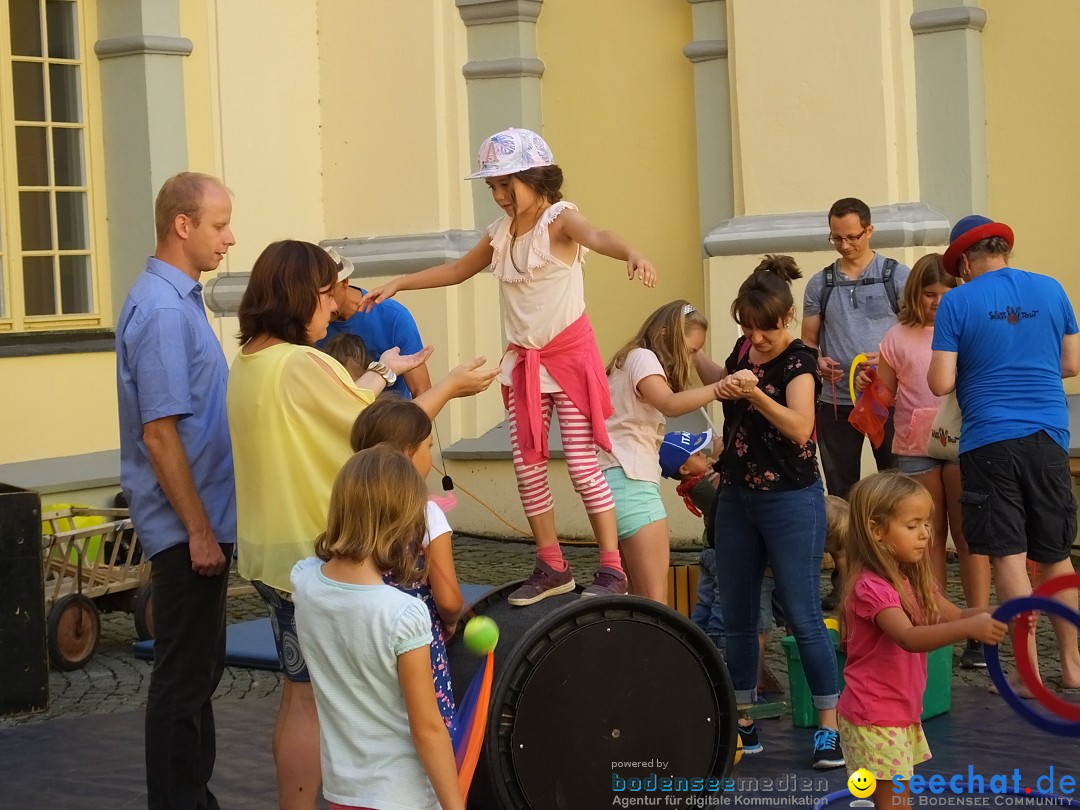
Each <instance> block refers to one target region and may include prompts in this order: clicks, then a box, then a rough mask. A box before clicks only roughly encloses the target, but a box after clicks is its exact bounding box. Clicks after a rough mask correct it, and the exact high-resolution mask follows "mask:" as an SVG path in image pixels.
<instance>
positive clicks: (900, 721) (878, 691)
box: [836, 472, 1007, 808]
mask: <svg viewBox="0 0 1080 810" xmlns="http://www.w3.org/2000/svg"><path fill="white" fill-rule="evenodd" d="M849 501H850V503H851V524H850V529H849V536H848V537H847V542H846V551H847V559H848V577H847V579H846V581H845V588H844V595H843V598H842V601H841V605H840V615H841V616H842V618H843V621H844V634H845V638H846V641H847V665H846V666H845V667H844V681H845V686H844V691H843V692H842V693H841V694H840V700H839V702H838V703H837V705H836V712H837V715H838V722H839V726H840V728H839V731H840V740H841V745H842V747H843V750H844V753H845V756H846V758H847V768H848V772H849V773H854V772H855V771H857V770H859V769H862V768H864V769H866V770H867V771H869V772H870V773H872V774H873V775H874V777H875V778H876V779H877V780H878V786H877V790H876V792H875V793H874V806H875V807H877V808H887V807H890V808H891V807H893V806H894V799H896V798H897V797H899V796H903V795H906V793H907V784H906V783H907V781H908V780H909V779H911V776H912V774H913V772H914V767H915V765H917V764H918V763H920V762H924V761H926V760H928V759H930V749H929V747H928V746H927V745H926V738H925V737H924V736H923V732H922V723H921V722H920V719H919V717H920V715H921V714H922V695H923V691H924V690H925V688H926V653H927V652H929V651H930V650H936V649H937V648H939V647H944V646H946V645H948V644H953V643H955V642H957V641H960V640H962V639H965V638H973V639H976V640H978V641H980V642H982V643H984V644H997V643H998V642H999V641H1000V640H1001V639H1002V638H1004V636H1005V631H1006V629H1007V628H1006V625H1004V624H1002V623H1001V622H999V621H995V620H994V618H993V617H992V616H991V615H990V613H989V611H988V610H987V609H985V608H968V609H967V610H960V608H958V607H956V606H955V605H953V604H952V603H951V602H949V601H948V600H947V599H946V598H945V597H944V596H943V595H942V592H941V590H940V589H939V588H938V587H937V585H936V584H935V582H934V579H933V576H932V574H931V571H930V561H929V557H928V556H927V550H928V549H929V548H930V544H931V540H932V538H933V523H932V516H933V509H934V504H933V499H932V498H931V497H930V493H929V492H928V491H927V490H926V487H924V486H923V485H922V484H920V483H919V482H918V481H916V480H915V479H914V478H910V477H908V476H906V475H902V474H898V473H895V472H884V473H877V474H875V475H872V476H870V477H868V478H864V479H863V480H862V481H860V482H859V483H857V484H856V485H855V486H854V487H853V488H852V489H851V493H850V495H849Z"/></svg>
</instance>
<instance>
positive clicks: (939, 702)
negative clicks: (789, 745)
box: [780, 629, 953, 728]
mask: <svg viewBox="0 0 1080 810" xmlns="http://www.w3.org/2000/svg"><path fill="white" fill-rule="evenodd" d="M829 636H830V637H831V638H832V642H833V647H834V648H835V649H836V669H837V671H838V672H839V674H840V691H843V689H844V664H846V663H847V655H846V654H845V653H843V652H841V651H840V636H839V634H838V633H837V632H836V631H835V630H831V629H830V630H829ZM780 644H781V645H782V646H783V648H784V656H785V657H786V658H787V665H788V691H789V692H790V693H791V722H792V725H794V726H795V728H816V727H817V724H818V722H817V711H816V710H815V709H814V701H813V699H812V697H811V695H810V686H809V685H808V684H807V682H806V670H804V669H803V665H802V660H801V659H800V658H799V647H798V645H797V644H796V643H795V637H794V636H788V637H787V638H785V639H784V640H783V641H781V642H780ZM952 654H953V648H952V646H951V645H950V646H948V647H942V648H941V649H938V650H934V651H933V652H932V653H930V654H929V655H927V656H926V691H924V692H923V713H922V719H923V720H929V719H930V718H931V717H937V716H938V715H939V714H945V712H947V711H948V710H949V709H950V708H952V662H953V661H952Z"/></svg>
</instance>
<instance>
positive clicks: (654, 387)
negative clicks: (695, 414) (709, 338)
mask: <svg viewBox="0 0 1080 810" xmlns="http://www.w3.org/2000/svg"><path fill="white" fill-rule="evenodd" d="M637 392H638V394H639V395H640V396H641V398H642V399H643V400H645V401H646V402H648V403H649V404H650V405H652V406H653V407H654V408H656V410H658V411H660V413H662V414H663V415H664V416H670V417H675V416H682V415H684V414H688V413H690V412H691V411H696V410H697V409H698V408H703V407H705V406H706V405H708V404H709V403H710V402H713V401H714V400H716V399H719V397H718V395H717V384H716V383H713V384H710V385H703V386H701V387H700V388H691V389H689V390H687V391H679V392H678V393H676V392H674V391H672V390H671V386H670V385H668V381H667V380H666V379H664V377H662V376H661V375H659V374H650V375H649V376H648V377H643V378H642V379H641V381H640V382H638V384H637Z"/></svg>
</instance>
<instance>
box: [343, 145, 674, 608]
mask: <svg viewBox="0 0 1080 810" xmlns="http://www.w3.org/2000/svg"><path fill="white" fill-rule="evenodd" d="M477 163H478V164H479V168H478V170H477V171H476V172H474V173H473V174H471V175H469V179H470V180H471V179H478V180H484V182H486V183H487V185H488V188H490V189H491V196H492V197H493V198H494V200H495V203H496V204H497V205H498V206H499V207H500V208H501V209H502V210H503V211H504V215H503V216H502V217H500V218H499V219H498V220H496V221H495V222H493V223H492V224H491V225H490V226H489V227H488V228H487V230H486V231H485V233H484V236H483V237H482V238H481V239H480V241H479V242H478V243H477V245H476V246H475V247H474V248H473V249H472V250H470V251H469V252H468V253H466V254H465V255H464V256H462V257H461V258H460V259H458V260H457V261H453V262H449V263H448V264H442V265H439V266H438V267H430V268H428V269H427V270H422V271H421V272H419V273H411V274H409V275H406V276H401V277H400V278H396V279H394V280H393V281H391V282H389V283H388V284H384V285H383V286H382V287H380V288H378V289H376V290H371V291H370V292H368V294H367V295H365V296H364V299H363V301H361V303H360V310H361V311H366V310H368V309H370V308H371V306H372V304H377V303H378V302H380V301H383V300H385V299H387V298H391V297H392V296H394V295H395V294H396V293H397V292H398V291H400V290H424V289H430V288H432V287H448V286H451V285H454V284H461V283H462V282H463V281H466V280H467V279H470V278H472V277H473V276H475V275H476V274H477V273H479V272H481V271H482V270H486V269H490V270H491V272H492V275H493V276H494V277H495V278H496V280H497V281H499V282H500V284H499V293H500V295H499V299H500V304H501V310H502V321H503V331H504V332H505V334H506V337H507V339H508V340H509V346H507V349H506V352H505V353H504V355H503V358H502V362H501V364H500V375H499V382H501V383H502V385H503V402H504V404H505V405H506V408H507V411H508V412H509V414H510V420H509V421H510V445H511V449H512V450H513V454H514V472H515V474H516V475H517V483H518V495H519V496H520V497H521V504H522V507H523V508H524V510H525V517H526V518H528V521H529V527H530V528H531V530H532V533H533V537H534V538H535V539H536V554H537V560H536V567H535V569H534V570H533V572H532V575H531V576H530V577H529V578H528V579H527V580H526V581H525V582H524V583H523V584H522V586H521V587H520V588H518V589H517V590H516V591H514V592H513V593H511V594H510V595H509V596H508V597H507V600H506V601H507V602H509V603H510V604H511V605H519V606H520V605H531V604H533V603H534V602H539V601H540V600H541V599H545V598H547V597H548V596H554V595H556V594H562V593H568V592H570V591H572V590H573V589H574V587H575V584H576V583H575V582H574V576H573V573H572V572H571V571H570V567H569V566H568V565H567V563H566V561H565V560H564V559H563V555H562V551H561V549H560V547H559V539H558V536H557V535H556V533H555V501H554V499H553V498H552V496H551V490H550V489H549V487H548V482H547V460H548V456H549V454H548V447H547V435H548V425H549V423H550V422H551V417H552V412H553V411H554V413H555V414H556V415H557V416H558V419H559V429H560V431H561V433H562V441H563V450H564V452H565V454H566V466H567V468H568V470H569V472H570V478H571V480H572V481H573V483H574V489H575V490H576V491H577V493H578V494H579V495H580V496H581V500H582V502H583V503H584V504H585V511H586V513H587V514H588V516H589V523H590V524H591V525H592V529H593V533H594V534H595V535H596V543H597V545H598V546H599V547H600V568H599V570H598V571H597V572H596V575H595V576H594V578H593V582H592V584H591V585H589V587H588V588H586V590H585V595H586V596H601V595H606V594H624V593H626V589H627V581H626V575H625V573H624V572H623V569H622V563H621V561H620V558H619V549H618V539H617V532H616V528H615V510H614V504H613V500H612V495H611V489H610V487H609V486H608V484H607V482H606V481H605V480H604V477H603V476H602V475H601V474H600V468H599V467H598V466H597V461H596V447H597V446H599V447H601V448H603V449H605V450H610V449H611V442H610V440H609V439H608V435H607V431H606V429H605V427H604V420H605V419H606V418H607V417H608V416H610V415H611V397H610V395H609V393H608V387H607V381H606V379H605V377H604V362H603V360H602V359H601V358H600V350H599V349H598V348H597V345H596V338H595V336H594V335H593V330H592V326H591V325H590V323H589V318H588V316H587V315H586V314H585V284H584V275H583V273H582V267H583V265H584V263H585V256H586V254H588V252H589V251H590V250H595V251H596V252H597V253H602V254H603V255H605V256H610V257H611V258H613V259H620V260H622V261H625V262H626V275H627V277H628V278H629V279H630V280H631V281H633V280H634V279H641V281H642V283H644V284H645V286H646V287H653V286H655V285H656V271H655V270H654V269H653V266H652V264H651V263H650V262H649V261H648V260H647V259H646V258H645V257H644V256H642V255H641V254H640V253H638V251H636V250H635V249H634V248H633V247H631V246H630V245H629V244H628V243H627V242H626V240H624V239H623V238H622V237H621V236H619V235H618V234H616V233H614V232H612V231H608V230H602V229H600V228H597V227H595V226H593V225H591V224H589V222H588V220H586V219H585V217H583V216H582V215H581V213H580V212H579V211H578V210H577V206H575V205H573V204H572V203H569V202H566V201H565V200H563V198H562V191H561V189H562V183H563V173H562V169H560V168H559V167H558V166H556V165H555V159H554V157H553V156H552V154H551V149H550V147H548V145H547V143H545V141H544V139H543V138H541V137H540V136H539V135H537V134H536V133H535V132H531V131H529V130H527V129H517V128H514V127H511V128H510V129H506V130H503V131H502V132H496V133H495V134H494V135H492V136H491V137H489V138H487V139H486V140H485V141H484V142H483V143H482V144H481V145H480V151H479V152H478V154H477Z"/></svg>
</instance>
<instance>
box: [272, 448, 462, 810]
mask: <svg viewBox="0 0 1080 810" xmlns="http://www.w3.org/2000/svg"><path fill="white" fill-rule="evenodd" d="M426 503H427V489H426V488H425V486H424V481H423V479H422V478H421V477H420V474H419V473H418V472H417V471H416V468H415V467H414V466H413V464H412V462H411V461H410V460H409V459H408V458H406V457H405V456H404V454H402V453H401V452H399V451H397V450H393V449H391V448H389V447H386V446H379V447H373V448H371V449H368V450H362V451H361V452H359V453H357V454H356V455H354V456H353V457H352V458H350V459H349V460H348V461H347V462H345V466H344V467H342V468H341V472H340V473H338V476H337V479H336V480H335V481H334V488H333V491H332V492H331V494H330V509H329V514H328V516H327V522H326V531H325V532H324V533H323V534H321V535H319V537H318V539H317V540H316V541H315V553H316V554H317V555H318V557H312V558H309V559H306V560H301V561H300V562H298V563H297V564H296V566H295V567H294V568H293V570H292V576H291V577H290V580H291V583H292V587H293V601H294V603H295V605H296V626H297V631H298V635H299V638H300V645H301V647H302V648H303V651H304V658H305V659H306V661H307V665H308V670H309V672H310V673H311V682H312V686H313V688H314V692H315V704H316V707H317V708H318V712H319V731H320V755H321V759H322V776H323V795H324V796H325V797H326V800H327V802H328V803H329V805H330V808H331V810H352V809H353V808H364V809H365V810H439V808H442V810H464V808H465V803H464V800H463V798H462V795H461V793H460V790H459V788H458V778H457V768H456V766H455V764H454V749H453V745H452V744H451V742H450V734H449V732H448V731H447V729H446V725H445V724H444V723H443V720H442V717H441V716H440V714H439V708H438V705H437V704H436V701H435V687H434V686H433V684H432V681H431V659H430V656H429V652H428V647H429V645H430V644H431V620H430V617H429V616H428V612H427V610H426V609H425V608H424V604H423V603H422V602H421V601H420V600H419V599H417V598H416V597H413V596H409V595H408V594H405V593H402V592H401V591H399V590H397V589H396V588H391V587H389V586H388V585H386V584H385V583H384V582H383V572H385V571H389V572H390V573H391V574H393V576H394V577H395V579H396V580H397V581H399V582H416V581H418V580H419V579H420V577H421V576H422V575H423V571H422V569H419V568H418V567H417V558H418V556H419V553H420V539H421V537H423V534H424V526H425V520H424V508H425V504H426Z"/></svg>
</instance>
